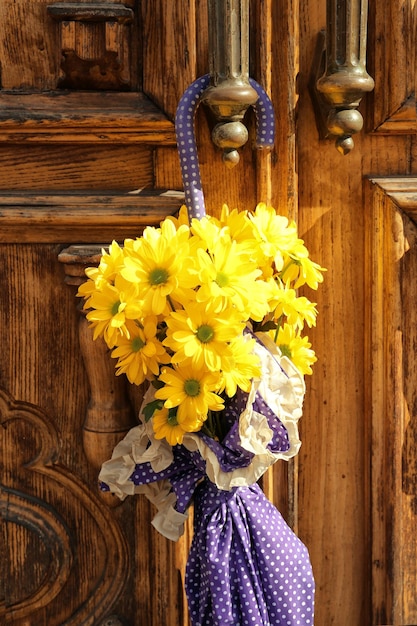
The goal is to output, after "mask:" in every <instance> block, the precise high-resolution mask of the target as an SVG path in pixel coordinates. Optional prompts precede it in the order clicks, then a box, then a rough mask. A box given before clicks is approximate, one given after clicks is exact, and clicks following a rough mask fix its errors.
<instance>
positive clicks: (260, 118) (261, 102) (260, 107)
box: [175, 74, 275, 219]
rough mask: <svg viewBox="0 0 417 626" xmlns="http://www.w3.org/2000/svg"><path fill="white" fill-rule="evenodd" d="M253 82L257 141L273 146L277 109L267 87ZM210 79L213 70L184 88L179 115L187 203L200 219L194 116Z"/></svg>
mask: <svg viewBox="0 0 417 626" xmlns="http://www.w3.org/2000/svg"><path fill="white" fill-rule="evenodd" d="M249 82H250V84H251V86H252V87H253V88H254V89H255V91H256V92H257V94H258V100H257V102H256V104H255V107H254V108H255V113H256V121H257V124H256V129H257V130H256V142H255V145H256V147H257V148H270V147H272V146H273V145H274V138H275V116H274V109H273V107H272V103H271V101H270V99H269V97H268V95H267V93H266V92H265V90H264V89H263V87H261V86H260V85H259V84H258V83H257V82H256V81H254V80H253V79H252V78H250V79H249ZM209 83H210V75H209V74H206V75H205V76H201V77H200V78H197V80H195V81H194V82H193V83H192V84H191V85H190V86H189V87H188V89H186V91H185V92H184V95H183V96H182V98H181V99H180V101H179V104H178V108H177V113H176V116H175V129H176V135H177V145H178V153H179V157H180V165H181V174H182V180H183V184H184V192H185V203H186V205H187V208H188V214H189V217H190V219H191V218H193V217H196V218H197V219H200V218H201V217H203V216H204V215H205V213H206V209H205V203H204V194H203V190H202V185H201V177H200V167H199V161H198V154H197V143H196V139H195V131H194V118H195V113H196V111H197V107H198V105H199V104H200V102H201V97H202V95H203V94H204V92H205V90H206V89H207V87H208V86H209Z"/></svg>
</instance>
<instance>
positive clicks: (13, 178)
mask: <svg viewBox="0 0 417 626" xmlns="http://www.w3.org/2000/svg"><path fill="white" fill-rule="evenodd" d="M324 5H325V2H324V1H323V2H321V1H320V2H319V1H318V0H307V1H305V2H299V0H288V1H287V2H276V1H275V0H265V1H262V2H261V1H260V0H252V2H251V75H252V76H253V77H254V78H255V79H256V80H257V81H258V82H259V83H261V84H262V85H263V86H264V87H265V88H266V90H267V92H268V93H269V94H270V96H271V99H272V101H273V104H274V107H275V111H276V118H277V136H276V145H275V149H274V150H273V151H272V152H266V153H264V152H260V153H257V152H256V151H253V150H252V146H251V142H249V143H248V144H247V146H246V147H245V148H244V149H243V151H242V155H241V161H240V164H239V165H238V166H237V167H236V168H235V169H233V170H225V169H224V166H223V165H222V162H221V156H220V154H219V153H218V151H217V150H216V149H215V148H214V147H213V145H212V143H211V140H210V128H211V126H212V125H213V120H212V119H211V117H210V115H209V114H208V113H207V111H205V110H203V109H202V108H201V107H200V109H199V110H198V114H197V119H196V128H197V139H198V144H199V156H200V162H201V171H202V179H203V187H204V191H205V196H206V204H207V207H208V210H209V212H211V213H213V214H216V213H218V212H219V210H220V207H221V205H222V203H223V202H227V203H228V204H229V205H230V206H232V207H234V206H238V207H240V208H242V209H244V208H252V207H253V206H254V205H255V204H256V202H257V201H259V200H265V201H268V202H271V203H272V204H273V205H274V206H275V207H276V209H277V210H278V211H279V212H281V213H286V214H289V215H291V216H292V217H294V218H296V219H297V221H298V224H299V231H300V234H301V236H302V237H303V238H304V239H305V242H306V244H307V246H308V247H309V249H310V250H311V254H312V257H313V258H314V260H316V261H318V262H319V263H321V264H322V265H324V266H325V267H327V268H328V272H327V273H326V280H325V283H324V285H323V287H322V288H321V289H320V291H319V292H318V294H317V302H318V308H319V311H320V315H319V319H318V326H317V328H316V329H315V330H314V332H312V333H311V339H312V341H313V344H314V348H315V350H316V352H317V356H318V358H319V361H318V363H317V364H316V365H315V369H314V375H313V377H311V379H309V380H308V381H307V382H308V392H307V397H306V402H305V410H304V417H303V420H302V439H303V446H302V449H301V453H300V455H299V458H298V459H297V461H296V462H295V463H293V464H291V465H290V466H287V465H284V464H278V465H277V466H276V467H275V468H274V470H273V471H272V472H270V474H268V476H267V477H265V479H264V481H263V486H264V489H265V491H266V492H267V494H268V496H269V497H270V498H271V499H272V500H273V501H274V503H275V504H276V505H277V506H278V507H279V508H280V510H281V511H282V512H283V513H284V515H285V516H286V518H287V519H288V521H289V522H290V523H291V524H292V525H293V526H294V527H295V528H296V530H297V531H298V533H299V535H300V537H301V538H302V539H303V541H304V542H305V543H306V544H307V545H308V547H309V550H310V554H311V557H312V561H313V568H314V573H315V577H316V584H317V596H316V598H317V607H316V626H331V625H332V624H334V625H337V626H368V625H369V626H382V625H395V626H405V625H411V624H415V623H417V608H416V604H415V588H416V577H417V574H416V570H415V563H416V562H417V558H416V556H417V555H416V553H415V552H416V548H415V542H413V541H407V540H405V539H404V537H408V536H410V537H412V536H413V535H415V534H416V530H417V521H416V515H417V512H416V507H415V501H416V500H415V499H416V495H417V492H416V481H415V467H416V462H415V453H414V450H415V447H416V446H415V442H416V434H415V433H416V429H415V420H416V402H415V398H416V386H415V375H413V372H414V368H413V363H414V350H415V342H416V335H415V313H414V309H413V306H414V303H415V302H414V301H415V296H416V289H415V284H414V283H415V281H414V283H413V278H414V276H415V254H416V252H415V246H416V243H415V241H416V237H415V226H414V221H416V218H415V215H416V207H417V194H416V189H417V183H416V181H417V166H416V158H415V157H416V138H415V134H416V112H415V50H416V46H415V32H416V17H415V13H416V10H415V2H414V0H403V1H401V2H397V1H395V0H389V1H387V2H385V3H378V2H376V0H370V20H369V51H368V52H369V53H368V69H369V71H370V73H371V74H372V75H373V76H374V78H375V81H376V88H375V92H374V94H373V95H372V96H370V97H367V99H366V101H365V102H364V103H363V104H362V106H361V109H362V110H363V114H364V117H365V120H366V130H365V131H364V132H363V133H362V134H361V135H360V136H359V137H358V138H357V139H356V140H355V144H356V147H355V148H354V151H353V152H352V153H351V154H350V155H349V156H347V157H341V156H340V155H339V153H338V152H337V151H336V150H335V148H334V147H333V142H332V141H329V140H324V141H323V140H320V139H319V136H318V131H317V127H316V123H315V118H314V114H313V106H312V102H311V99H310V95H309V91H308V83H309V80H310V75H311V72H312V69H313V68H312V67H311V64H312V58H313V56H314V54H313V53H314V48H315V45H316V39H317V36H318V33H319V31H320V30H321V29H322V28H323V27H324V26H325V6H324ZM0 24H1V26H0V29H1V38H0V62H1V70H2V71H1V85H0V87H1V89H0V159H1V165H2V167H1V169H0V205H1V208H0V243H1V245H0V254H1V273H0V276H1V278H0V280H1V283H2V290H1V293H2V297H1V299H0V302H1V305H0V311H1V328H2V358H1V359H0V415H1V422H2V426H3V428H2V429H1V442H2V443H1V445H2V447H1V452H0V455H1V456H0V464H1V465H0V468H1V491H0V511H1V520H2V526H1V535H0V536H1V541H2V543H1V544H0V547H1V554H2V555H4V557H5V558H2V559H1V568H0V572H1V574H0V580H1V587H0V621H2V623H3V622H4V623H6V624H13V626H32V625H33V626H63V625H66V626H81V625H92V626H104V625H105V624H107V625H108V626H110V625H113V626H120V624H127V625H128V626H139V625H142V624H146V626H161V625H166V626H174V625H175V626H177V625H178V624H183V625H184V626H185V625H186V624H187V623H188V619H187V609H186V602H185V599H184V594H183V584H182V583H183V572H184V564H185V560H186V555H187V548H188V544H189V540H190V531H189V530H188V531H187V533H186V536H185V537H184V538H183V539H181V541H180V542H179V543H178V544H172V543H170V542H168V541H167V540H165V539H163V538H162V537H160V536H159V535H158V534H157V533H156V531H154V530H153V528H152V527H151V525H150V519H151V517H152V511H151V507H150V505H149V504H148V503H147V502H146V501H145V500H144V499H142V498H140V497H139V498H136V499H133V498H132V499H127V500H126V501H124V502H123V503H122V504H120V503H118V502H117V503H116V502H114V500H113V499H112V498H110V499H109V498H107V497H104V496H103V495H100V494H99V492H98V489H97V473H98V467H99V466H100V463H101V462H102V461H103V460H104V459H106V458H108V456H109V454H110V450H111V449H112V447H113V445H114V444H115V442H117V441H118V440H119V439H120V438H122V436H123V433H124V432H125V431H126V430H127V429H128V428H129V427H130V426H131V425H132V424H133V423H134V422H135V413H136V410H137V403H138V401H139V399H140V393H139V392H138V391H135V392H132V390H131V389H130V388H128V387H126V385H125V384H124V382H123V381H122V380H121V379H119V378H118V379H116V378H115V377H114V373H113V369H112V365H111V364H109V363H108V361H107V360H106V354H105V353H104V351H103V350H100V345H99V344H97V343H96V344H93V343H92V341H91V336H90V335H89V333H88V331H86V329H85V325H84V324H85V323H84V320H83V318H82V316H80V314H79V312H78V310H77V302H76V297H75V293H76V285H77V283H78V282H79V281H80V276H81V275H82V273H83V268H84V266H85V265H90V264H92V263H94V262H95V261H96V260H97V250H98V249H99V247H100V245H101V244H107V243H109V242H110V241H111V239H112V238H115V239H116V240H118V241H120V240H122V239H123V238H124V237H126V236H135V235H136V234H138V233H139V232H140V230H141V228H143V226H144V225H146V224H152V223H158V221H159V220H160V219H161V217H163V216H164V215H166V214H167V213H170V212H174V211H175V210H176V208H178V206H179V205H180V204H181V197H180V196H179V195H178V193H172V192H173V191H174V192H178V191H181V189H182V182H181V177H180V171H179V165H178V158H177V154H176V147H175V135H174V128H173V123H172V120H173V115H174V112H175V109H176V105H177V103H178V100H179V98H180V96H181V94H182V93H183V91H184V89H185V88H186V87H187V86H188V85H189V84H190V83H191V82H192V81H193V80H194V78H196V77H197V76H200V75H203V74H205V73H206V72H207V69H208V60H207V59H208V57H207V13H206V2H205V1H204V0H200V1H199V2H198V1H197V0H180V1H178V2H171V0H142V1H141V2H135V1H134V0H125V2H123V3H113V2H103V1H101V2H99V1H96V2H68V3H54V2H51V1H50V0H34V1H31V2H28V1H27V0H2V2H1V3H0ZM247 123H248V126H249V128H250V129H251V130H253V126H254V121H253V115H251V114H250V113H249V114H248V116H247ZM140 190H143V191H140ZM167 190H169V191H170V192H171V193H168V194H167V193H166V191H167ZM97 246H98V248H97Z"/></svg>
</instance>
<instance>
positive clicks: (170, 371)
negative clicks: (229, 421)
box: [155, 363, 224, 423]
mask: <svg viewBox="0 0 417 626" xmlns="http://www.w3.org/2000/svg"><path fill="white" fill-rule="evenodd" d="M159 380H160V381H162V382H163V383H164V387H161V389H157V390H156V392H155V398H157V399H159V400H164V401H165V402H164V406H165V408H167V409H171V408H173V407H178V412H177V419H178V422H179V423H182V422H184V421H185V420H189V419H193V418H196V417H198V419H203V420H204V419H206V417H207V413H208V411H209V409H210V410H211V411H221V410H222V409H223V408H224V402H223V400H222V398H220V396H218V395H217V394H216V393H215V391H216V390H217V389H218V385H219V380H220V375H219V374H214V373H213V372H208V371H206V370H195V369H193V368H192V367H191V366H190V365H188V364H182V363H180V364H179V365H174V367H173V368H171V367H164V368H163V369H162V373H161V375H160V376H159Z"/></svg>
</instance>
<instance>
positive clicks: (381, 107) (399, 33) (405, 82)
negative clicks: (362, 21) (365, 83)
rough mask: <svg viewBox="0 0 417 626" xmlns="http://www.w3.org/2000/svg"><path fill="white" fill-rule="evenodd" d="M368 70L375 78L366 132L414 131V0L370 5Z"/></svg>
mask: <svg viewBox="0 0 417 626" xmlns="http://www.w3.org/2000/svg"><path fill="white" fill-rule="evenodd" d="M368 28H369V36H368V41H369V46H368V69H369V73H370V74H371V76H373V77H376V78H377V80H376V81H375V90H374V92H373V93H371V94H370V96H369V98H368V105H369V106H368V108H367V113H368V115H367V121H366V126H367V129H368V131H370V130H373V131H374V132H381V133H393V134H397V133H398V134H407V133H410V132H411V133H413V134H415V133H416V132H417V114H416V96H415V94H416V54H415V46H416V41H417V13H416V7H415V2H414V0H404V2H383V3H381V2H377V1H376V0H371V2H370V3H369V27H368Z"/></svg>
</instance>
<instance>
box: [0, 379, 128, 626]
mask: <svg viewBox="0 0 417 626" xmlns="http://www.w3.org/2000/svg"><path fill="white" fill-rule="evenodd" d="M0 416H1V425H2V429H1V434H2V442H1V443H2V448H1V455H2V461H3V464H4V465H3V472H2V479H1V480H2V485H1V492H0V493H1V500H0V512H1V516H2V521H3V532H4V539H5V543H4V547H5V554H4V555H3V558H4V557H5V569H6V572H5V579H4V586H5V602H6V609H7V616H8V619H7V618H6V619H7V621H8V620H9V619H10V617H11V616H12V619H13V623H16V624H20V623H22V624H23V623H25V621H24V620H25V619H31V620H33V619H34V617H35V616H36V615H38V616H39V621H38V623H39V624H41V623H44V622H43V620H44V618H45V616H48V615H49V619H50V623H57V622H56V621H55V618H54V616H55V614H57V615H58V614H59V615H60V619H61V621H60V623H61V624H64V623H65V624H68V626H70V625H72V626H79V624H81V623H82V624H94V623H95V621H96V620H97V619H99V618H100V617H104V616H105V615H106V613H107V612H108V610H109V609H110V607H111V606H112V605H113V604H114V602H115V600H116V599H117V597H118V596H119V594H120V592H121V590H122V589H123V587H124V585H125V583H126V579H127V575H128V572H129V558H128V550H127V544H126V540H125V538H124V536H123V534H122V532H121V529H120V527H119V525H118V523H117V521H116V519H115V518H114V516H112V515H111V514H110V510H109V509H107V508H106V507H103V506H102V504H101V503H100V502H99V500H98V496H97V495H96V494H95V493H94V492H92V491H91V489H89V488H88V487H87V486H86V484H85V483H84V482H83V481H82V480H80V479H79V478H78V477H77V476H76V475H75V474H74V473H73V472H72V471H70V470H69V469H68V468H67V467H65V466H64V465H62V464H61V463H60V462H59V456H60V454H59V447H60V445H59V439H60V433H59V432H58V431H57V429H56V427H55V426H54V423H53V421H52V419H51V417H49V416H48V415H47V414H46V413H45V412H44V411H42V410H40V409H39V408H38V407H36V406H34V405H31V404H29V403H27V402H21V401H15V400H14V399H13V398H12V397H11V396H10V395H9V394H7V393H6V392H5V391H2V390H0ZM86 542H87V543H86ZM91 550H94V551H95V553H96V557H95V558H94V559H93V560H90V561H89V563H88V565H87V564H86V563H85V562H84V559H85V557H86V556H87V555H88V554H89V552H90V551H91ZM86 567H87V568H88V575H86V573H87V572H86ZM58 607H59V609H58ZM46 623H48V622H46Z"/></svg>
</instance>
